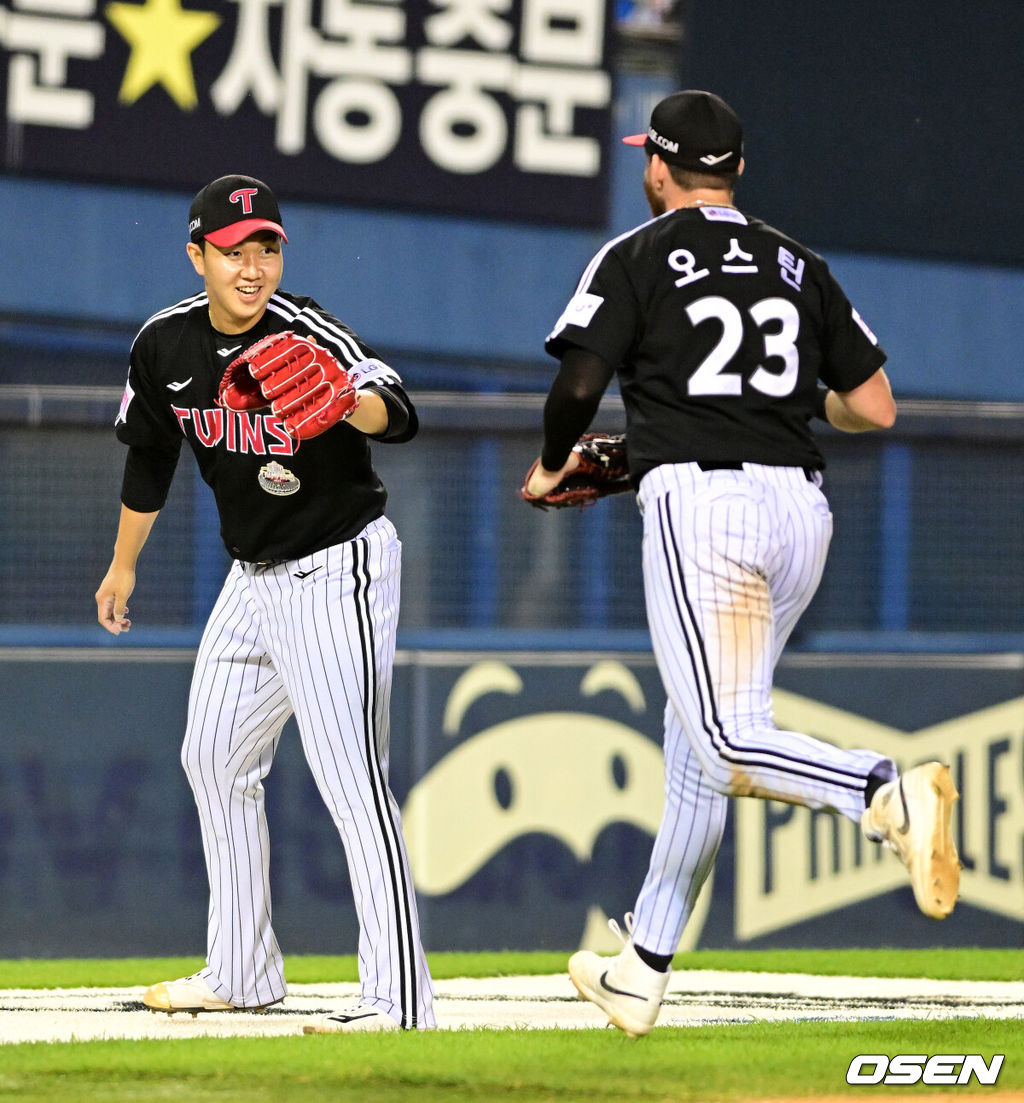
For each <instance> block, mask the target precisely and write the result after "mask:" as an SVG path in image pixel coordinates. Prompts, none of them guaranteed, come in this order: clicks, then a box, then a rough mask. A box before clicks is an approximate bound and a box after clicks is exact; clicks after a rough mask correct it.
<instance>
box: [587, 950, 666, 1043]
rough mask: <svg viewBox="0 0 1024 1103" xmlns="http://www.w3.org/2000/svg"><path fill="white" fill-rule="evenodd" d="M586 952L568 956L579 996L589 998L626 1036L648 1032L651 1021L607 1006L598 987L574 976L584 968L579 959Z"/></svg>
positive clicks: (638, 1035) (633, 1036)
mask: <svg viewBox="0 0 1024 1103" xmlns="http://www.w3.org/2000/svg"><path fill="white" fill-rule="evenodd" d="M586 953H588V951H586V950H584V951H581V952H580V953H576V954H573V955H572V957H571V958H569V979H570V980H571V981H572V983H573V985H574V986H575V988H576V991H577V992H578V993H579V995H580V998H581V999H584V1000H589V1001H590V1003H592V1004H594V1005H595V1006H596V1007H599V1008H600V1009H601V1010H602V1011H603V1012H604V1013H605V1014H606V1015H607V1016H608V1022H609V1023H610V1024H611V1025H612V1026H617V1027H618V1028H619V1030H621V1031H622V1032H623V1033H624V1034H625V1035H626V1036H627V1037H629V1038H642V1037H643V1036H644V1035H645V1034H649V1033H650V1031H651V1029H652V1027H653V1026H654V1024H653V1023H642V1022H637V1021H636V1020H635V1019H632V1018H630V1017H629V1016H628V1015H623V1014H622V1013H621V1012H620V1011H617V1010H615V1009H614V1008H613V1007H609V1006H608V1003H607V1002H606V999H605V997H604V996H603V995H602V993H601V992H600V991H599V990H598V989H596V988H592V987H591V986H590V985H589V984H588V983H587V982H586V981H585V980H584V979H582V977H577V976H576V973H577V972H579V973H582V972H583V970H584V968H586V966H585V965H584V962H583V960H581V957H582V955H585V954H586ZM584 960H585V959H584Z"/></svg>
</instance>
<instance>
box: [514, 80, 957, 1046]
mask: <svg viewBox="0 0 1024 1103" xmlns="http://www.w3.org/2000/svg"><path fill="white" fill-rule="evenodd" d="M623 140H624V141H625V142H627V143H628V144H630V145H638V146H642V147H643V148H644V150H645V152H646V156H647V160H646V165H645V168H644V177H643V180H644V190H645V192H646V194H647V199H648V202H649V205H650V208H651V213H652V215H653V218H652V219H651V220H650V221H649V222H645V223H644V224H642V225H640V226H637V227H636V228H634V229H632V230H628V231H627V232H626V233H623V234H621V235H619V236H618V237H616V238H614V239H613V240H611V241H609V242H608V243H607V244H606V245H604V247H603V248H602V249H601V250H600V251H599V252H598V253H597V254H596V256H595V257H594V258H593V260H592V261H591V262H590V263H589V264H588V265H587V268H586V270H585V271H584V273H583V277H582V279H581V280H580V282H579V285H578V287H577V288H576V293H575V294H574V295H573V296H572V298H571V299H570V301H569V304H568V306H567V307H566V309H565V311H564V313H563V314H562V316H561V318H559V320H558V322H557V324H556V326H555V328H554V330H553V331H552V333H551V334H550V335H549V337H548V338H547V343H546V346H545V347H546V349H547V351H548V352H549V353H551V354H552V355H553V356H556V357H558V358H559V359H560V361H561V367H560V369H559V371H558V374H557V376H556V378H555V380H554V383H553V384H552V387H551V390H550V393H549V395H548V399H547V402H546V405H545V409H544V443H543V450H542V452H541V456H540V459H539V463H538V466H537V467H536V469H535V470H534V471H533V474H532V475H531V477H530V478H529V481H528V484H527V487H526V489H527V491H528V492H529V493H530V494H533V495H538V496H539V495H543V494H545V493H547V492H548V491H550V490H551V489H552V488H553V487H555V486H557V485H558V484H559V483H560V482H561V481H562V480H563V479H564V478H566V477H567V476H568V475H569V474H570V473H571V471H572V470H573V467H574V466H575V463H576V458H575V453H573V452H572V451H571V449H572V446H573V445H574V443H575V442H576V441H577V439H578V437H580V435H581V434H582V433H583V432H584V431H585V430H586V429H587V427H588V426H589V424H590V421H591V419H592V418H593V416H594V413H595V412H596V410H597V406H598V402H599V401H600V398H601V395H602V393H603V392H604V390H605V388H606V386H607V385H608V383H609V382H610V381H611V379H612V377H613V376H614V375H615V374H616V373H617V374H618V379H619V384H620V389H621V393H622V398H623V402H624V404H625V407H626V416H627V428H626V448H627V453H628V460H629V468H630V479H631V481H632V484H633V486H634V487H635V488H636V490H637V492H638V500H639V505H640V509H641V511H642V514H643V525H644V539H643V575H644V589H645V596H646V604H647V618H648V623H649V626H650V629H651V637H652V641H653V645H654V652H655V656H656V659H657V662H658V669H659V672H660V674H661V677H662V681H663V683H664V685H665V690H666V694H667V697H668V706H667V708H666V713H665V731H664V748H665V771H666V784H665V794H666V800H665V811H664V817H663V820H662V823H661V827H660V829H659V832H658V835H657V837H656V839H655V842H654V847H653V851H652V855H651V860H650V866H649V869H648V871H647V876H646V878H645V880H644V883H643V886H642V887H641V889H640V893H639V897H638V899H637V902H636V907H635V911H634V912H633V913H631V915H629V916H627V928H628V929H629V937H628V939H625V947H624V949H623V950H622V952H621V953H620V954H619V955H618V956H617V957H614V958H611V959H607V958H601V957H599V956H598V955H597V954H594V953H590V952H588V951H580V952H579V953H577V954H574V955H573V956H572V958H571V959H570V961H569V974H570V976H571V978H572V980H573V983H574V984H575V985H576V987H577V989H578V990H579V992H580V994H581V995H582V996H584V997H585V998H587V999H589V1000H591V1001H593V1002H594V1003H595V1004H597V1005H598V1006H599V1007H601V1008H602V1009H603V1010H604V1011H605V1013H606V1014H607V1015H608V1017H609V1019H610V1021H611V1022H612V1023H614V1024H615V1025H616V1026H618V1027H620V1028H621V1029H623V1030H624V1031H626V1032H627V1033H628V1034H630V1035H633V1036H639V1035H642V1034H646V1033H647V1032H648V1031H649V1030H650V1029H651V1028H652V1026H653V1025H654V1022H655V1020H656V1018H657V1015H658V1009H659V1007H660V1004H661V999H662V996H663V994H664V992H665V989H666V986H667V984H668V980H669V973H670V964H671V960H672V955H673V953H674V952H675V949H676V947H677V946H678V944H679V939H680V937H681V935H682V932H683V928H684V926H685V924H686V921H687V919H688V918H689V916H690V913H691V911H692V909H693V905H694V903H695V901H696V898H697V894H698V893H699V891H700V888H701V886H702V884H703V883H704V881H705V880H706V878H707V877H708V875H709V873H710V871H711V868H712V866H713V864H714V860H715V857H716V855H717V852H718V848H719V845H720V843H721V839H722V832H723V829H724V825H725V816H726V807H727V798H728V797H759V798H763V799H772V800H780V801H785V802H787V803H790V804H800V805H804V806H806V807H808V808H813V809H820V810H824V811H829V812H833V813H838V814H841V815H844V816H846V817H848V818H850V819H852V820H854V821H855V822H858V823H860V824H861V826H862V829H863V831H864V834H865V835H866V836H867V838H868V839H870V840H873V841H875V842H884V843H887V844H888V845H890V846H891V847H892V848H893V849H895V851H896V853H897V854H898V856H899V857H900V858H901V859H902V861H903V862H904V863H905V865H906V866H907V868H908V870H909V873H910V877H911V881H912V884H913V889H914V895H915V899H916V900H917V903H918V906H919V907H920V909H921V910H922V911H923V912H924V913H925V914H926V915H929V916H931V917H934V918H942V917H943V916H945V915H948V914H949V912H950V911H951V910H952V908H953V905H954V903H955V901H956V897H957V891H958V885H959V862H958V858H957V853H956V849H955V846H954V844H953V839H952V835H951V832H950V814H951V809H952V805H953V802H954V801H955V800H956V798H957V793H956V790H955V788H954V786H953V783H952V780H951V778H950V775H949V770H948V769H947V768H946V767H945V766H943V765H941V764H939V763H936V762H931V763H926V764H924V765H922V766H918V767H916V768H914V769H911V770H909V771H907V772H905V773H902V774H898V773H897V769H896V766H895V764H894V763H893V762H892V761H891V760H890V759H888V758H885V757H884V756H882V755H880V754H877V753H875V752H873V751H870V750H853V751H844V750H841V749H839V748H837V747H834V746H832V745H831V744H828V743H825V742H823V741H821V740H819V739H814V738H811V737H810V736H807V735H803V734H801V733H799V732H790V731H780V730H778V729H777V728H776V727H775V725H774V723H773V721H772V713H771V688H772V677H773V671H774V668H775V664H776V662H777V661H778V658H779V655H780V653H781V651H782V648H783V647H784V645H785V643H786V640H787V639H788V637H789V635H790V633H791V632H792V630H793V628H794V626H795V625H796V623H797V620H798V618H799V617H800V615H801V613H802V612H803V611H804V609H805V608H806V607H807V605H808V603H809V602H810V600H811V598H812V597H813V595H814V592H815V590H816V589H817V586H818V582H819V580H820V578H821V575H822V571H823V569H824V566H825V559H826V555H827V552H828V545H829V541H830V539H831V534H832V517H831V514H830V512H829V507H828V502H827V501H826V499H825V496H824V494H823V493H822V489H821V487H822V474H821V472H822V470H823V468H824V466H825V463H824V460H823V458H822V454H821V452H820V450H819V448H818V445H817V444H816V442H815V438H814V434H813V432H812V430H811V427H810V422H811V419H812V418H813V417H815V416H817V417H821V418H825V419H827V420H828V421H829V422H830V423H831V424H832V425H833V426H835V427H836V428H838V429H841V430H845V431H847V432H854V433H855V432H861V431H864V430H871V429H884V428H887V427H888V426H891V425H892V424H893V421H894V420H895V416H896V407H895V403H894V402H893V398H892V393H891V391H890V387H889V382H888V379H887V377H886V374H885V371H884V370H883V367H882V365H883V363H884V362H885V354H884V352H883V351H882V349H881V348H880V347H879V345H878V342H877V341H876V339H875V337H874V335H873V334H872V333H871V331H870V330H869V329H868V327H867V325H865V323H864V322H863V320H862V319H861V318H860V316H859V315H858V314H857V312H856V311H855V310H854V309H853V307H852V306H851V305H850V303H849V301H848V299H847V297H846V295H845V294H844V293H843V291H842V289H841V288H840V286H839V284H838V283H837V282H836V280H835V278H834V277H833V276H832V274H831V273H830V272H829V269H828V267H827V265H826V263H825V262H824V260H822V258H821V257H819V256H817V255H816V254H814V253H812V252H811V251H810V250H809V249H807V248H805V247H804V246H803V245H801V244H800V243H799V242H797V241H794V240H793V239H792V238H789V237H786V236H785V235H784V234H782V233H780V232H779V231H778V230H774V229H772V228H771V227H770V226H767V225H765V223H763V222H761V221H760V220H758V219H756V218H754V217H752V216H751V215H748V214H746V213H744V212H743V211H741V210H739V209H738V208H737V207H736V206H735V205H734V203H733V192H734V188H735V184H736V181H737V178H738V177H739V175H740V174H741V173H742V172H743V168H744V162H743V129H742V127H741V125H740V121H739V119H738V118H737V117H736V114H735V113H734V112H733V110H732V109H731V108H730V107H729V106H728V105H727V104H726V103H725V102H724V101H723V100H721V99H720V98H719V97H718V96H715V95H713V94H712V93H710V92H704V91H696V90H691V91H684V92H676V93H674V94H673V95H670V96H668V97H666V98H665V99H663V100H662V101H661V102H660V103H658V104H657V106H656V107H655V108H654V110H653V112H652V114H651V120H650V126H649V128H648V130H647V132H646V133H645V134H636V135H631V136H629V137H627V138H625V139H623ZM819 381H820V383H821V384H824V386H819Z"/></svg>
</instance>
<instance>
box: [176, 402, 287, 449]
mask: <svg viewBox="0 0 1024 1103" xmlns="http://www.w3.org/2000/svg"><path fill="white" fill-rule="evenodd" d="M171 410H172V411H173V412H174V416H175V417H176V418H177V419H178V424H179V425H180V426H181V431H182V433H183V434H184V435H185V436H186V437H192V438H194V439H195V440H197V441H198V442H199V443H200V444H201V445H203V446H204V447H206V448H216V447H217V446H218V445H219V444H221V443H223V444H224V446H225V447H226V448H227V450H228V451H229V452H241V453H253V454H255V455H258V456H291V455H293V454H294V453H295V441H294V440H293V439H292V438H291V437H290V436H289V435H288V434H287V433H286V432H285V431H284V428H283V427H282V425H281V420H280V418H277V417H275V416H274V415H273V414H247V413H244V412H236V411H233V410H222V409H221V408H220V407H214V408H212V409H206V410H199V409H197V408H196V407H194V406H193V407H192V408H189V407H186V406H172V407H171Z"/></svg>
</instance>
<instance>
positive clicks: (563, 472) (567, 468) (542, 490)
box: [526, 452, 580, 498]
mask: <svg viewBox="0 0 1024 1103" xmlns="http://www.w3.org/2000/svg"><path fill="white" fill-rule="evenodd" d="M579 465H580V458H579V456H578V455H577V454H576V453H575V452H570V453H569V458H568V459H567V460H566V461H565V464H564V465H563V466H562V467H561V468H560V469H559V470H558V471H549V470H548V469H547V468H546V467H543V466H541V462H540V460H539V459H538V460H537V462H536V463H535V464H534V466H533V468H532V470H531V473H530V477H529V479H527V481H526V492H527V494H532V495H533V496H534V497H535V498H539V497H541V496H542V495H544V494H547V492H548V491H549V490H554V489H555V487H556V486H558V484H559V483H560V482H561V481H562V480H563V479H564V478H565V477H566V476H567V475H571V474H572V473H573V471H575V470H576V468H577V467H579Z"/></svg>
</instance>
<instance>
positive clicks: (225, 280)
mask: <svg viewBox="0 0 1024 1103" xmlns="http://www.w3.org/2000/svg"><path fill="white" fill-rule="evenodd" d="M187 249H188V255H189V257H190V259H191V261H192V265H193V267H194V268H195V270H196V271H197V272H198V273H199V275H200V276H202V277H203V282H204V283H205V284H206V294H207V296H208V297H209V300H210V321H211V322H212V323H213V327H214V329H217V330H219V331H220V332H221V333H244V332H245V331H246V330H248V329H251V328H252V327H253V326H254V325H255V324H256V323H257V322H258V321H259V320H260V318H261V317H262V316H263V312H264V311H265V310H266V309H267V303H268V302H269V301H270V296H271V295H273V293H274V292H275V291H276V290H277V288H278V285H279V284H280V283H281V273H282V271H283V269H284V257H283V256H282V255H281V239H280V238H279V237H278V236H277V234H274V233H271V232H269V231H267V230H261V231H259V232H258V233H255V234H252V235H251V236H250V237H247V238H245V239H244V240H243V241H240V242H239V243H238V244H237V245H231V246H228V247H227V248H221V247H219V246H217V245H213V244H212V243H211V242H209V241H207V242H204V243H203V244H202V245H195V244H192V243H189V245H188V246H187Z"/></svg>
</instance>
